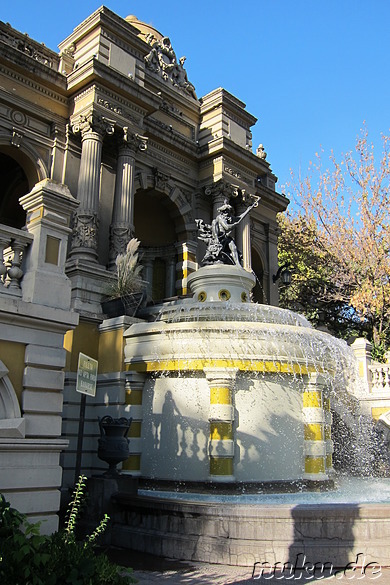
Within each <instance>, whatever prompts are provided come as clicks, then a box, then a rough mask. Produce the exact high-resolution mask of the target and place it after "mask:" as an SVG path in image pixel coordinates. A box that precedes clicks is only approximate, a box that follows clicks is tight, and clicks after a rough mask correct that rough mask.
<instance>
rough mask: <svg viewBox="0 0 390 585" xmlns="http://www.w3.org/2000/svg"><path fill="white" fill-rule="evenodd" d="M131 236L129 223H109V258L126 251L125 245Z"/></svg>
mask: <svg viewBox="0 0 390 585" xmlns="http://www.w3.org/2000/svg"><path fill="white" fill-rule="evenodd" d="M132 236H133V233H132V228H131V226H130V225H129V224H127V223H120V222H118V223H115V224H111V225H110V258H111V259H112V260H115V258H116V257H117V256H118V254H123V253H124V252H125V251H126V246H127V244H128V242H129V241H130V240H131V238H132Z"/></svg>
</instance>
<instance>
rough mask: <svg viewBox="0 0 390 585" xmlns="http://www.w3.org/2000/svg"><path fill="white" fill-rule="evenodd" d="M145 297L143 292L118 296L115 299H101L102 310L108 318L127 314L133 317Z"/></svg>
mask: <svg viewBox="0 0 390 585" xmlns="http://www.w3.org/2000/svg"><path fill="white" fill-rule="evenodd" d="M144 299H145V293H144V292H139V293H132V294H129V295H124V296H123V297H118V298H117V299H110V300H106V301H102V303H101V305H102V311H103V313H104V314H105V315H107V317H108V318H109V319H111V318H112V317H120V316H121V315H128V316H129V317H134V315H135V314H136V312H137V311H138V309H139V308H140V307H141V305H142V303H143V301H144Z"/></svg>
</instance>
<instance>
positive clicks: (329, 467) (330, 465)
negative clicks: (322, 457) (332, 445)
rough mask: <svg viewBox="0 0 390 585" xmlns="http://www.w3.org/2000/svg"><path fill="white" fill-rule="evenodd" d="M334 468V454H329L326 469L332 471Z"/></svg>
mask: <svg viewBox="0 0 390 585" xmlns="http://www.w3.org/2000/svg"><path fill="white" fill-rule="evenodd" d="M332 467H333V460H332V454H331V453H329V454H328V455H327V456H326V469H332Z"/></svg>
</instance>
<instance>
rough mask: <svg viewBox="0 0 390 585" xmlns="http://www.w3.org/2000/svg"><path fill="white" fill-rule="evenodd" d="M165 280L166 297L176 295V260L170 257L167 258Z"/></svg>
mask: <svg viewBox="0 0 390 585" xmlns="http://www.w3.org/2000/svg"><path fill="white" fill-rule="evenodd" d="M166 265H167V279H166V284H165V295H166V297H168V298H169V297H173V296H174V295H175V294H176V258H175V256H172V257H170V258H167V260H166Z"/></svg>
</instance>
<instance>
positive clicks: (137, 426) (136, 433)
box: [128, 420, 142, 438]
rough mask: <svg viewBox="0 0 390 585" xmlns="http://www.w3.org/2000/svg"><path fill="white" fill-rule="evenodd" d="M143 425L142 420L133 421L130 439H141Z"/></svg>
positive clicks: (129, 434)
mask: <svg viewBox="0 0 390 585" xmlns="http://www.w3.org/2000/svg"><path fill="white" fill-rule="evenodd" d="M141 425H142V421H140V420H136V421H134V420H133V421H132V423H131V425H130V430H129V433H128V437H133V438H138V437H140V436H141Z"/></svg>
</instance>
